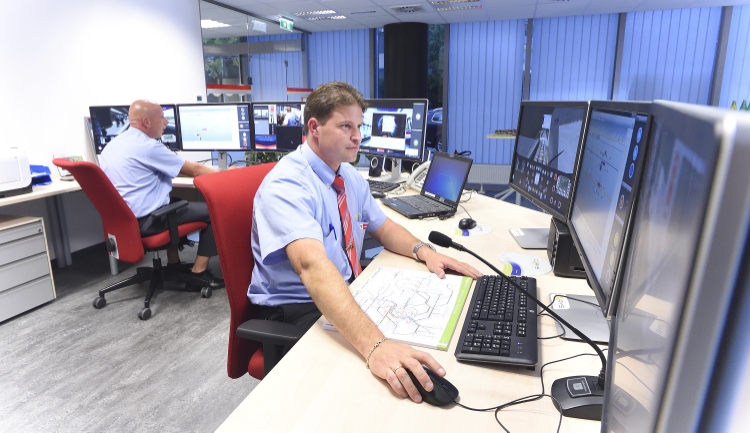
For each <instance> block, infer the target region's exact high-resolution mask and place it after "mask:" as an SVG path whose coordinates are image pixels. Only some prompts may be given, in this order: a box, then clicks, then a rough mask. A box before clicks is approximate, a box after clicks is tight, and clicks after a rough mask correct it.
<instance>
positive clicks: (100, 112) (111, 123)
mask: <svg viewBox="0 0 750 433" xmlns="http://www.w3.org/2000/svg"><path fill="white" fill-rule="evenodd" d="M161 109H162V111H163V112H164V117H165V118H166V119H167V122H168V123H167V127H166V128H165V129H164V133H163V134H162V136H161V139H160V141H161V142H162V143H164V145H165V146H167V147H168V148H169V149H170V150H172V151H176V150H180V137H179V135H178V134H177V121H176V119H175V106H174V105H173V104H162V105H161ZM129 110H130V106H129V105H104V106H94V107H89V114H90V115H91V117H90V118H91V132H92V135H93V144H94V151H95V152H96V154H97V155H100V154H101V153H102V150H104V148H105V147H106V146H107V144H108V143H109V142H110V141H112V139H113V138H115V137H117V136H118V135H120V134H121V133H122V132H124V131H126V130H127V129H128V128H130V117H129V116H128V111H129Z"/></svg>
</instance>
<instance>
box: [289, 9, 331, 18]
mask: <svg viewBox="0 0 750 433" xmlns="http://www.w3.org/2000/svg"><path fill="white" fill-rule="evenodd" d="M335 13H336V11H334V10H330V9H328V10H324V11H310V12H295V13H294V15H296V16H298V17H306V16H310V15H332V14H335Z"/></svg>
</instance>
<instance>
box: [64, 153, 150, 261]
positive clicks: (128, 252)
mask: <svg viewBox="0 0 750 433" xmlns="http://www.w3.org/2000/svg"><path fill="white" fill-rule="evenodd" d="M52 163H53V164H55V165H56V166H58V167H61V168H64V169H65V170H68V171H69V172H70V173H71V174H72V175H73V178H75V180H76V181H77V182H78V184H79V185H80V186H81V188H82V189H83V192H84V193H85V194H86V197H88V198H89V200H90V201H91V203H92V204H93V205H94V207H95V208H96V210H97V212H99V216H100V217H101V218H102V225H103V226H104V237H105V239H106V238H107V236H108V235H113V236H115V238H116V243H117V252H118V260H122V261H124V262H128V263H138V262H140V261H141V260H143V257H144V256H145V251H144V249H143V243H142V242H141V231H140V228H139V227H138V220H137V219H136V217H135V214H134V213H133V211H132V210H130V207H128V204H127V203H125V200H123V198H122V196H121V195H120V193H119V192H117V189H115V186H114V185H112V182H111V181H110V180H109V178H108V177H107V175H106V174H104V171H102V169H101V168H99V166H98V165H96V164H92V163H90V162H86V161H68V160H67V159H65V158H55V159H53V160H52Z"/></svg>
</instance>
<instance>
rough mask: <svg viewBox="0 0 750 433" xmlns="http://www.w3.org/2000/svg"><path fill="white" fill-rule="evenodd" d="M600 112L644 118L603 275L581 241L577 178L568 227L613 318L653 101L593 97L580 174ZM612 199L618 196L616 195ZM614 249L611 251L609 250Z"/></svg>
mask: <svg viewBox="0 0 750 433" xmlns="http://www.w3.org/2000/svg"><path fill="white" fill-rule="evenodd" d="M597 113H607V114H621V115H633V116H636V123H637V122H639V121H640V122H642V131H641V132H639V131H638V130H633V131H632V132H631V140H630V143H629V145H628V146H629V147H628V154H627V155H626V163H625V164H626V165H625V170H624V172H623V177H622V178H620V184H619V188H618V191H620V192H619V193H618V194H620V199H619V200H617V203H618V207H619V210H615V214H616V215H617V216H618V218H621V217H623V216H624V218H621V219H622V222H623V226H622V229H621V231H620V232H617V231H616V230H615V232H614V233H610V235H609V241H608V242H607V249H606V250H605V251H604V252H603V254H604V257H605V258H606V257H607V253H608V252H609V256H610V259H609V262H610V269H609V270H608V271H607V273H603V275H601V276H600V277H599V278H597V276H596V272H595V270H594V266H593V264H592V263H591V259H590V257H588V255H587V254H586V250H585V249H584V246H583V244H582V242H581V236H580V233H579V231H578V228H577V227H576V224H575V220H576V216H575V214H574V213H575V212H576V200H579V199H580V197H579V194H578V188H581V187H582V184H581V182H579V181H577V182H576V187H575V188H574V189H573V195H572V197H571V201H570V212H569V214H568V229H569V230H570V234H571V237H572V239H573V243H574V244H575V246H576V249H577V251H578V255H579V256H580V258H581V262H582V263H583V267H584V269H585V271H586V279H587V280H588V283H589V286H590V287H591V289H592V290H593V291H594V294H595V295H596V299H597V302H598V303H599V308H600V309H601V311H602V313H603V314H604V317H605V318H607V319H611V317H612V314H613V313H614V309H615V307H616V304H617V297H618V289H619V287H620V285H621V283H622V272H621V270H622V269H623V260H624V256H625V254H624V252H625V251H626V250H627V248H628V241H629V235H630V231H631V230H630V229H631V224H632V220H633V214H634V203H635V202H636V198H637V196H638V191H639V187H640V181H641V174H642V172H643V166H644V161H645V155H646V151H647V149H644V147H647V146H648V144H647V143H648V138H649V134H650V131H649V130H650V126H651V103H650V102H631V101H591V103H590V110H589V122H588V123H589V125H588V127H587V130H586V135H585V137H584V141H583V143H582V145H581V150H580V153H581V154H580V156H579V158H578V167H577V168H576V173H577V175H578V177H579V178H580V177H581V176H582V175H583V173H582V167H583V165H584V163H585V160H586V155H585V152H586V144H587V142H588V140H589V138H590V137H591V135H592V134H595V133H596V130H595V129H594V128H592V126H591V124H592V122H594V121H595V117H596V116H597ZM639 119H641V120H639ZM603 157H604V156H603ZM628 161H631V164H632V166H633V167H632V174H630V177H631V178H632V184H631V185H629V187H630V188H631V189H630V191H629V192H627V191H626V190H627V189H628V188H627V187H626V186H624V185H623V183H624V180H625V177H624V176H625V173H630V170H629V168H630V167H629V166H628V165H627V162H628ZM605 168H606V167H605ZM600 170H601V166H600ZM579 180H580V179H579ZM592 180H593V179H592ZM623 191H626V192H623ZM612 199H613V200H614V197H613V198H612ZM618 234H619V236H618ZM618 246H619V247H618ZM610 249H611V250H612V251H611V252H610V251H609V250H610ZM601 271H602V272H604V269H601ZM601 280H608V281H607V282H608V283H609V284H610V287H608V288H606V289H605V288H604V286H603V283H602V281H601Z"/></svg>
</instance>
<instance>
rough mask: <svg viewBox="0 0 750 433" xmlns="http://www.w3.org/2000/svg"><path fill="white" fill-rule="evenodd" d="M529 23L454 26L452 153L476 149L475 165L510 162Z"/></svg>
mask: <svg viewBox="0 0 750 433" xmlns="http://www.w3.org/2000/svg"><path fill="white" fill-rule="evenodd" d="M525 31H526V20H509V21H489V22H477V23H459V24H451V25H450V41H449V42H448V43H449V48H448V52H449V54H448V70H449V71H450V72H449V74H448V94H449V96H448V101H450V104H449V105H448V107H447V110H448V121H449V122H450V123H449V125H448V134H447V140H446V145H447V148H446V150H447V151H449V152H453V151H454V150H457V151H464V150H470V151H471V157H472V158H473V159H474V163H477V164H510V163H511V160H512V152H513V146H514V141H513V140H498V139H488V138H487V135H488V134H490V133H492V132H493V131H495V130H496V129H510V128H515V127H516V126H517V124H518V109H519V106H520V104H521V95H522V90H523V89H522V85H523V62H524V44H525V35H524V34H525Z"/></svg>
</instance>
